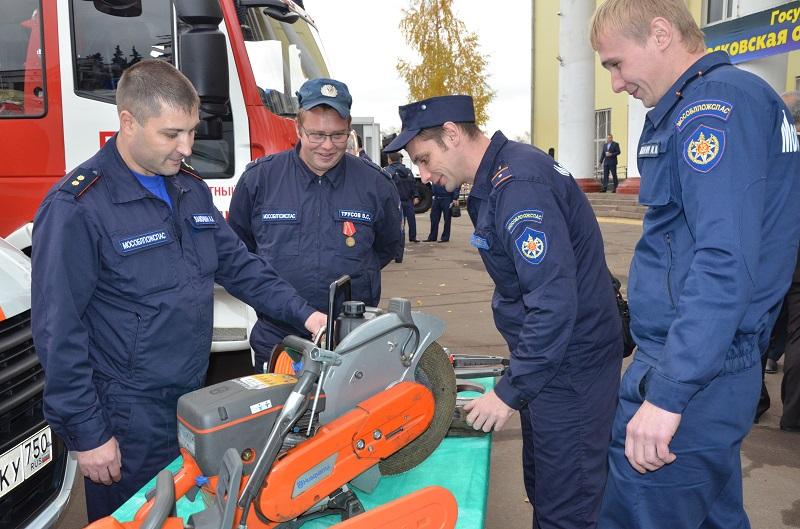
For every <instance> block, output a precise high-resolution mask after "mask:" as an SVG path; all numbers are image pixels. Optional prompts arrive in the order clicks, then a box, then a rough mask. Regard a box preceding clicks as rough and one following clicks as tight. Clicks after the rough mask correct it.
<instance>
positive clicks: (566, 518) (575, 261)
mask: <svg viewBox="0 0 800 529" xmlns="http://www.w3.org/2000/svg"><path fill="white" fill-rule="evenodd" d="M400 117H401V119H402V122H403V126H402V131H401V132H400V134H399V135H398V136H397V138H396V139H395V141H393V142H392V143H391V144H389V145H388V146H387V148H386V149H385V150H386V151H389V152H391V151H397V150H399V149H405V150H406V151H407V152H408V154H409V156H410V157H411V159H412V160H413V161H414V163H416V164H417V166H418V167H419V169H420V176H421V177H422V179H423V181H425V182H432V183H434V184H438V185H443V186H445V187H446V188H447V189H448V190H450V191H453V190H455V189H457V188H459V187H460V186H461V184H464V183H471V184H472V191H471V192H470V195H469V198H468V201H467V210H468V212H469V215H470V218H471V219H472V222H473V224H474V226H475V232H474V233H473V235H472V241H471V242H472V245H473V246H475V247H476V248H477V249H478V251H479V252H480V255H481V258H482V259H483V262H484V265H485V266H486V270H487V272H489V275H490V276H491V277H492V279H493V280H494V283H495V291H494V296H493V298H492V311H493V312H494V319H495V324H496V325H497V329H498V330H499V331H500V333H501V334H502V335H503V337H504V338H505V340H506V342H507V344H508V348H509V351H510V358H511V361H510V366H509V369H508V371H507V372H506V373H505V375H503V377H502V378H501V379H500V381H499V382H498V383H497V385H496V386H495V388H494V390H493V391H491V392H489V393H488V394H486V395H484V396H482V397H480V398H478V399H476V400H474V401H473V402H472V403H470V404H468V405H467V407H466V409H467V410H468V411H469V415H468V416H467V421H468V422H469V423H471V424H472V426H473V428H475V429H482V430H484V431H487V432H488V431H491V430H493V429H494V430H499V429H501V428H502V427H503V426H504V425H505V423H506V421H507V420H508V418H509V417H510V416H511V414H512V413H513V412H514V411H515V410H518V411H519V412H520V418H521V422H522V431H523V436H522V437H523V456H522V457H523V467H524V475H525V487H526V490H527V493H528V497H529V498H530V500H531V502H532V503H533V506H534V517H535V521H534V526H535V527H537V528H540V529H554V528H562V527H570V528H594V527H596V525H597V519H598V514H599V510H600V504H601V499H602V494H603V486H604V484H605V478H606V455H607V450H608V445H609V440H610V433H611V423H612V420H613V417H614V410H615V407H616V403H617V389H618V385H619V372H620V367H621V360H622V334H621V324H620V321H619V316H618V312H617V308H616V302H615V297H614V292H613V289H612V285H611V281H610V280H609V276H608V270H607V268H606V263H605V255H604V252H603V239H602V237H601V235H600V229H599V227H598V225H597V221H596V219H595V216H594V213H593V211H592V208H591V206H590V205H589V202H588V200H587V199H586V196H585V195H584V194H583V192H582V191H581V190H580V189H579V188H578V186H577V184H576V183H575V181H574V180H573V178H572V176H571V175H570V174H569V172H568V171H567V170H566V169H564V168H563V167H561V166H560V165H558V163H557V162H555V161H554V160H553V158H552V157H550V156H548V155H547V154H545V153H543V152H542V151H540V150H539V149H536V148H535V147H532V146H530V145H525V144H521V143H517V142H513V141H509V140H508V139H506V137H505V136H504V135H503V133H502V132H499V131H498V132H496V133H495V134H494V136H492V138H491V139H490V138H488V137H486V136H485V135H484V134H483V133H482V132H481V131H480V130H479V129H478V127H477V126H476V125H475V112H474V108H473V103H472V99H471V98H470V97H469V96H463V95H456V96H443V97H434V98H431V99H426V100H424V101H418V102H416V103H411V104H409V105H405V106H402V107H400ZM610 314H611V315H613V316H612V319H611V321H610V322H609V316H608V315H610ZM537 485H538V486H537Z"/></svg>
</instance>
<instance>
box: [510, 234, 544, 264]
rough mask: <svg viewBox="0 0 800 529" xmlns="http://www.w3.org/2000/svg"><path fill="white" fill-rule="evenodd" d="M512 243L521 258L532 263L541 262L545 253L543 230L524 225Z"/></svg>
mask: <svg viewBox="0 0 800 529" xmlns="http://www.w3.org/2000/svg"><path fill="white" fill-rule="evenodd" d="M514 245H515V246H516V247H517V251H518V252H519V254H520V255H521V256H522V258H523V259H525V261H527V262H529V263H530V264H532V265H538V264H539V263H541V262H542V261H543V260H544V256H545V255H546V254H547V236H546V235H545V234H544V232H543V231H539V230H534V229H532V228H528V227H526V228H525V231H523V232H522V234H521V235H520V236H519V237H517V239H516V241H515V244H514Z"/></svg>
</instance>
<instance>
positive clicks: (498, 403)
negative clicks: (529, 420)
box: [464, 390, 515, 432]
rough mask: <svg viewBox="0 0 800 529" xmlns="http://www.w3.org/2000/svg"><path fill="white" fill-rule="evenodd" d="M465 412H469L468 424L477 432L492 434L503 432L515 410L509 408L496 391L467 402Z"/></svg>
mask: <svg viewBox="0 0 800 529" xmlns="http://www.w3.org/2000/svg"><path fill="white" fill-rule="evenodd" d="M464 410H466V411H468V412H469V413H468V414H467V424H469V425H470V426H472V428H473V429H475V430H483V431H484V432H491V431H492V429H494V430H501V429H502V428H503V426H505V424H506V422H507V421H508V419H509V417H511V416H512V415H514V411H515V410H514V408H511V407H509V406H508V405H507V404H506V403H505V402H503V401H502V400H500V397H498V396H497V394H496V393H495V392H494V390H492V391H490V392H489V393H486V394H485V395H482V396H480V397H478V398H477V399H475V400H472V401H470V402H467V403H466V404H465V405H464Z"/></svg>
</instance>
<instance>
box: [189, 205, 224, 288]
mask: <svg viewBox="0 0 800 529" xmlns="http://www.w3.org/2000/svg"><path fill="white" fill-rule="evenodd" d="M198 217H201V215H192V216H191V218H190V219H189V224H190V225H191V229H190V230H188V231H189V232H190V233H191V234H192V245H193V246H194V251H195V255H196V256H197V266H198V268H199V269H200V275H201V276H206V275H212V274H215V273H216V272H217V268H219V256H218V255H217V240H216V236H217V231H218V230H219V226H218V225H217V223H216V221H214V217H213V216H212V215H207V216H206V215H203V216H202V217H204V218H210V221H207V222H198V221H197V218H198Z"/></svg>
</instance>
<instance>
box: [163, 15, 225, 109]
mask: <svg viewBox="0 0 800 529" xmlns="http://www.w3.org/2000/svg"><path fill="white" fill-rule="evenodd" d="M174 2H175V11H176V13H177V16H178V19H179V21H180V24H179V27H180V28H181V30H180V33H179V34H178V50H179V52H178V57H179V58H180V65H179V67H180V70H181V72H183V74H184V75H185V76H186V77H188V78H189V80H190V81H191V82H192V84H193V85H194V87H195V89H196V90H197V94H198V95H199V96H200V117H201V118H203V119H205V116H208V115H211V116H224V115H226V114H227V112H228V106H227V103H228V97H229V84H228V51H227V48H226V45H225V35H224V34H223V33H222V32H221V31H220V30H219V25H220V24H221V23H222V20H223V19H222V11H221V10H220V7H219V3H218V2H217V1H216V0H174Z"/></svg>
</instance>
